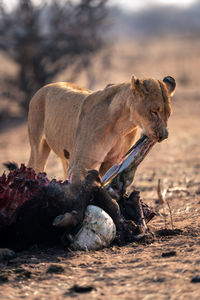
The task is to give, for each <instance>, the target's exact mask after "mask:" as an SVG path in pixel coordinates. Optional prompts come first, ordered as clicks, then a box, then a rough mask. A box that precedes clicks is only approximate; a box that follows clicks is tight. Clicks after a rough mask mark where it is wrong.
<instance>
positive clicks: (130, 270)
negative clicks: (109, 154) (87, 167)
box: [0, 89, 200, 300]
mask: <svg viewBox="0 0 200 300" xmlns="http://www.w3.org/2000/svg"><path fill="white" fill-rule="evenodd" d="M199 100H200V94H198V93H197V92H196V93H195V92H194V91H189V90H183V89H182V90H181V91H177V94H176V95H175V97H174V99H173V102H174V103H173V110H174V113H173V115H172V116H171V118H170V122H169V127H170V136H169V139H168V140H167V141H165V142H163V143H161V144H157V145H156V146H155V147H154V149H153V150H152V151H151V152H150V153H149V155H148V157H147V158H146V159H145V161H144V162H143V163H142V165H141V166H140V167H139V169H138V172H137V175H136V178H135V186H136V188H138V189H140V191H141V195H142V198H143V199H144V201H145V202H146V203H148V204H150V205H152V206H154V207H155V205H156V204H155V201H156V199H157V194H156V186H157V181H158V178H160V179H161V180H162V184H163V187H165V188H169V192H168V193H167V199H168V201H169V203H170V206H171V209H172V213H173V223H174V228H176V229H179V230H175V231H173V232H172V233H173V234H172V235H164V236H163V235H162V234H161V233H159V230H161V229H164V228H165V221H164V220H165V219H164V217H163V210H162V209H161V210H160V213H159V214H158V216H157V217H156V218H155V219H154V220H153V221H152V222H151V223H150V229H151V232H152V233H150V234H149V235H148V236H147V238H146V239H145V240H144V241H142V242H140V243H138V242H135V243H131V244H128V245H125V246H122V247H118V246H112V247H110V248H109V249H104V250H101V251H94V252H70V251H66V249H57V248H53V249H46V250H39V249H38V248H37V246H34V247H33V248H32V249H30V251H26V252H23V253H17V257H15V258H14V259H11V260H10V261H8V262H5V261H4V262H1V265H0V266H1V272H0V285H1V287H0V299H22V298H23V299H73V298H75V299H137V300H138V299H143V300H144V299H145V300H150V299H152V300H155V299H159V300H162V299H163V300H164V299H178V300H182V299H184V300H186V299H200V256H199V253H200V152H199V144H200V143H199V141H200V131H199V128H200V117H199V116H200V105H199V103H200V102H199ZM0 147H1V152H0V164H1V166H2V163H3V162H4V161H7V160H14V161H17V162H18V163H21V162H25V163H26V162H27V160H28V151H29V146H28V141H27V134H26V124H25V123H23V124H16V125H15V126H14V127H12V126H11V127H10V128H5V129H4V130H2V131H1V133H0ZM0 171H1V172H2V171H3V168H2V167H1V170H0ZM47 171H48V174H49V177H51V176H56V177H57V178H60V177H61V176H62V170H61V166H60V165H58V164H57V159H56V158H55V156H51V160H50V161H49V163H48V169H47ZM165 213H166V215H167V216H166V219H167V227H168V228H169V229H171V224H170V222H169V221H170V218H169V211H168V209H167V207H165ZM165 233H166V232H165ZM19 242H20V241H19ZM192 279H193V281H199V282H192Z"/></svg>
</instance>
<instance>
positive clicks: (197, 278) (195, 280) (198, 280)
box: [191, 275, 200, 283]
mask: <svg viewBox="0 0 200 300" xmlns="http://www.w3.org/2000/svg"><path fill="white" fill-rule="evenodd" d="M191 282H192V283H200V275H197V276H194V277H193V278H192V279H191Z"/></svg>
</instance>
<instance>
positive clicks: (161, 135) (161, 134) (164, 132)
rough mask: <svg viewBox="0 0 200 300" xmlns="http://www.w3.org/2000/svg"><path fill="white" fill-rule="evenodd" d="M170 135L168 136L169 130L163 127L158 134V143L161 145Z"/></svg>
mask: <svg viewBox="0 0 200 300" xmlns="http://www.w3.org/2000/svg"><path fill="white" fill-rule="evenodd" d="M168 135H169V134H168V130H167V128H163V127H161V128H160V129H159V130H158V132H157V134H156V136H157V140H158V142H159V143H160V142H162V141H163V140H165V139H167V138H168Z"/></svg>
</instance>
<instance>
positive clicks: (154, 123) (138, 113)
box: [28, 76, 170, 182]
mask: <svg viewBox="0 0 200 300" xmlns="http://www.w3.org/2000/svg"><path fill="white" fill-rule="evenodd" d="M169 96H170V95H169V93H168V90H167V86H166V84H165V83H163V82H161V81H158V80H154V79H147V80H140V81H139V80H137V79H136V78H135V77H134V76H133V77H132V80H131V83H122V84H118V85H108V86H107V87H106V88H105V89H104V90H100V91H97V92H92V91H90V90H87V89H84V88H80V87H78V86H76V85H74V84H71V83H64V82H60V83H53V84H50V85H46V86H44V87H43V88H41V89H40V90H39V91H38V92H37V93H36V94H35V95H34V96H33V98H32V100H31V102H30V108H29V116H28V132H29V139H30V145H31V155H30V159H29V164H28V165H29V166H30V167H33V168H34V169H35V170H36V172H40V171H43V170H44V167H45V164H46V160H47V158H48V155H49V153H50V150H53V151H54V152H55V153H56V154H57V155H58V157H60V159H61V160H62V163H63V167H64V173H65V176H72V180H73V181H74V182H75V181H79V180H81V179H82V178H83V176H84V175H85V172H86V171H87V170H89V169H97V170H100V174H101V175H102V174H103V173H105V172H106V171H107V169H108V168H110V167H111V166H112V165H113V164H114V163H116V162H117V160H118V159H119V158H120V157H121V156H122V155H123V154H125V153H126V152H127V150H128V149H129V148H130V147H131V145H132V144H133V142H134V138H135V135H136V131H137V128H138V126H139V127H141V128H143V130H144V131H145V132H146V134H147V135H149V136H150V137H151V138H153V139H158V135H159V134H160V135H163V136H162V138H166V136H165V137H164V133H165V132H166V127H167V119H168V117H169V115H170V103H169ZM152 110H156V111H157V110H158V114H159V118H157V119H156V120H155V117H153V116H152ZM64 149H65V151H67V152H68V153H69V160H68V159H66V158H65V156H64Z"/></svg>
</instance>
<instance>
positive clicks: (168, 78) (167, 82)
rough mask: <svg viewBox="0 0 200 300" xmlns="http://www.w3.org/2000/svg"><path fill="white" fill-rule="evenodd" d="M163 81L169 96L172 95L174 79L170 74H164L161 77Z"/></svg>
mask: <svg viewBox="0 0 200 300" xmlns="http://www.w3.org/2000/svg"><path fill="white" fill-rule="evenodd" d="M163 82H164V83H165V85H166V87H167V90H168V94H169V96H173V94H174V92H175V88H176V81H175V79H174V78H173V77H171V76H166V77H165V78H164V79H163Z"/></svg>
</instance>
